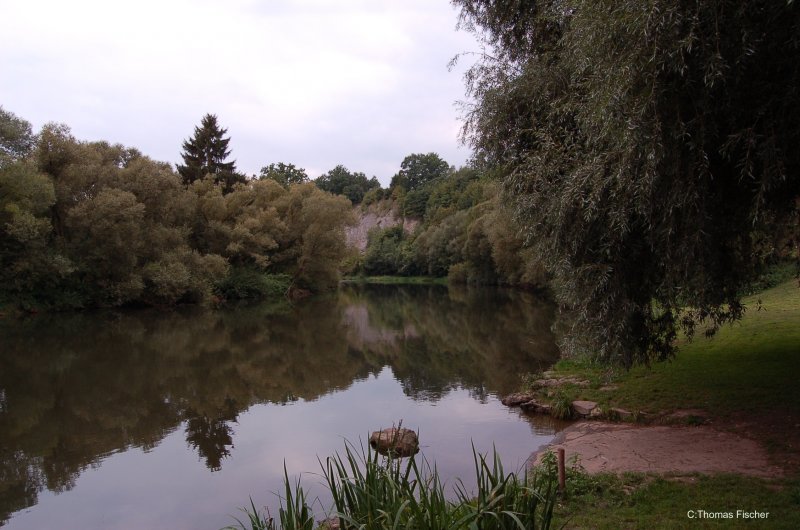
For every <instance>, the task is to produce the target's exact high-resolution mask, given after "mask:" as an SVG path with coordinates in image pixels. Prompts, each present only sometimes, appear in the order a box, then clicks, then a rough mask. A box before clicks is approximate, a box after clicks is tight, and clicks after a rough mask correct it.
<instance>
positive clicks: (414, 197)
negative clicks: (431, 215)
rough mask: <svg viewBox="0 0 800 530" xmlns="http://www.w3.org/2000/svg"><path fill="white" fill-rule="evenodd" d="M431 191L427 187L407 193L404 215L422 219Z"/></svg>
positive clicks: (404, 202)
mask: <svg viewBox="0 0 800 530" xmlns="http://www.w3.org/2000/svg"><path fill="white" fill-rule="evenodd" d="M429 197H430V192H429V191H428V190H427V189H414V190H411V191H409V192H408V193H407V194H406V197H405V200H404V201H403V215H404V216H406V217H415V218H417V219H422V218H423V217H424V216H425V210H427V207H428V198H429Z"/></svg>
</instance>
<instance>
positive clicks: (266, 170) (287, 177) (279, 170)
mask: <svg viewBox="0 0 800 530" xmlns="http://www.w3.org/2000/svg"><path fill="white" fill-rule="evenodd" d="M258 179H259V180H264V179H272V180H274V181H275V182H277V183H278V184H280V185H281V186H283V187H284V188H288V187H289V186H290V185H292V184H305V183H306V182H308V175H307V174H306V170H305V169H303V168H301V167H296V166H295V165H294V164H284V163H283V162H278V163H277V164H270V165H268V166H266V167H262V168H261V173H260V174H259V175H258Z"/></svg>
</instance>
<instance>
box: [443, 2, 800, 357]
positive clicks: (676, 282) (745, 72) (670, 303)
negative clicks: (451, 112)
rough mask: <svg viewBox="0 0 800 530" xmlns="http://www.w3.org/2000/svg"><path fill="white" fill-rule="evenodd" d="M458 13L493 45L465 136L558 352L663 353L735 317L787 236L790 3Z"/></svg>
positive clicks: (794, 190) (498, 5)
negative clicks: (515, 232)
mask: <svg viewBox="0 0 800 530" xmlns="http://www.w3.org/2000/svg"><path fill="white" fill-rule="evenodd" d="M454 3H455V4H456V5H458V6H460V7H461V9H462V13H461V20H462V24H463V25H464V26H466V27H467V28H470V29H473V30H474V31H475V33H476V35H477V36H478V38H480V39H481V40H483V42H484V44H486V45H487V48H488V50H489V51H488V52H487V53H486V54H484V55H482V56H481V57H482V58H481V60H479V62H478V63H476V64H475V65H473V67H472V68H471V69H470V70H469V72H468V73H467V75H466V82H467V87H468V91H469V95H470V96H471V97H473V98H474V99H475V102H476V104H475V105H474V106H471V107H469V108H467V109H466V114H465V118H466V121H465V129H464V133H465V139H467V140H468V141H469V142H470V143H471V144H472V146H473V147H474V149H475V151H476V158H477V160H479V161H481V162H482V163H485V164H487V165H488V166H490V167H495V168H500V170H501V171H502V172H503V173H504V174H505V175H506V176H507V177H506V180H505V191H506V196H507V199H508V201H509V202H510V203H511V204H513V206H514V208H515V215H516V218H517V220H518V221H519V223H520V226H521V227H522V229H523V233H522V236H523V239H524V240H525V241H526V242H528V243H530V245H531V248H532V251H533V255H534V256H536V257H537V258H538V259H539V260H540V261H541V263H542V264H543V265H544V267H545V268H546V269H547V270H548V271H549V273H551V274H552V278H553V285H554V287H555V288H556V293H557V295H558V297H559V300H560V302H561V304H562V306H563V307H564V309H565V310H567V311H566V312H565V314H566V315H568V317H569V318H568V319H565V320H564V322H563V324H564V325H565V327H566V329H567V332H565V333H564V337H566V342H565V343H564V347H565V351H566V352H567V353H579V352H590V353H591V354H593V355H596V356H597V357H598V358H601V359H605V360H615V361H619V362H621V363H624V364H625V365H630V364H632V363H634V362H636V361H647V360H650V359H664V358H667V357H670V356H671V355H672V353H673V352H674V344H673V343H674V338H675V336H676V332H677V330H678V329H679V328H681V327H682V328H683V329H684V330H685V331H686V332H687V333H688V334H691V333H692V332H693V330H694V329H695V327H696V326H698V325H699V324H701V323H703V322H705V323H708V324H709V326H710V327H708V328H707V329H709V332H713V331H714V330H715V329H716V328H718V327H719V326H720V325H721V324H722V323H724V322H729V321H734V320H737V319H739V318H740V317H741V316H742V313H743V306H742V304H741V301H740V297H739V294H738V293H739V292H740V291H741V289H742V288H743V287H745V286H747V285H748V284H749V283H750V282H752V280H753V279H754V278H756V277H757V275H758V273H759V270H760V269H761V268H762V267H763V265H764V264H765V263H767V262H768V261H769V260H770V259H773V258H774V257H775V256H774V255H775V252H776V249H778V242H777V241H776V234H779V233H781V232H783V231H784V230H783V227H786V226H787V225H788V226H794V227H796V226H797V225H796V217H793V216H796V213H795V209H796V202H795V201H796V197H797V196H798V193H800V178H799V177H798V175H800V171H798V170H799V169H800V154H799V152H798V150H797V149H796V145H797V144H798V141H800V130H798V128H797V127H796V126H795V124H796V123H797V122H798V120H800V99H798V98H797V97H796V94H795V90H794V87H795V86H797V85H798V84H800V77H799V76H800V71H798V70H797V69H796V68H794V65H796V64H797V63H798V60H800V39H798V38H797V35H799V34H800V9H799V8H798V6H797V5H796V3H794V2H766V3H761V2H748V3H744V4H739V3H735V4H734V3H731V2H727V1H725V0H715V1H709V2H699V3H684V2H679V1H677V0H665V1H659V2H645V3H643V2H640V1H632V0H629V1H623V2H597V1H594V0H590V1H587V0H576V1H572V2H568V3H566V4H565V3H564V2H561V1H556V0H552V1H544V2H522V3H519V2H489V1H485V0H455V1H454ZM795 231H796V228H795ZM687 306H688V307H691V308H692V309H691V310H690V311H686V312H682V311H681V310H682V308H683V307H687Z"/></svg>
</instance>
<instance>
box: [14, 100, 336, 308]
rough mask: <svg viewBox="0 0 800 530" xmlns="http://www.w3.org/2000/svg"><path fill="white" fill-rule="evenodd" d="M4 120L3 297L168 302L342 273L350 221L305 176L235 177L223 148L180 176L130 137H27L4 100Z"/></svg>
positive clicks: (300, 284) (311, 283) (246, 292)
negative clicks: (207, 163) (209, 164)
mask: <svg viewBox="0 0 800 530" xmlns="http://www.w3.org/2000/svg"><path fill="white" fill-rule="evenodd" d="M0 127H2V131H1V132H2V150H1V151H0V286H2V287H0V290H2V292H0V297H2V298H5V299H6V300H7V301H13V302H15V303H17V304H19V305H21V306H22V307H29V308H40V307H88V306H118V305H123V304H129V303H145V304H159V305H160V304H166V305H170V304H175V303H178V302H202V301H207V300H210V299H212V298H213V297H215V296H216V297H243V296H269V295H272V296H279V295H283V294H284V293H285V292H286V291H287V290H289V289H290V288H302V289H309V290H312V291H316V290H320V289H326V288H329V287H331V286H335V285H336V284H337V282H338V277H339V270H338V267H339V263H340V261H341V259H342V257H343V256H344V254H345V243H344V227H345V225H346V223H348V222H350V219H351V211H350V203H349V202H348V201H347V200H346V199H344V198H342V197H335V196H333V195H331V194H328V193H325V192H323V191H321V190H320V189H318V188H317V187H316V186H314V185H313V184H309V183H305V184H295V185H290V186H282V185H280V184H278V183H277V182H275V181H274V180H273V179H266V180H255V181H247V182H232V181H231V180H229V179H227V178H225V175H226V174H227V173H228V172H230V171H232V170H233V168H232V166H231V167H229V166H226V165H225V164H226V163H225V162H224V158H225V157H227V150H226V149H223V151H224V153H220V154H219V155H215V160H216V162H215V163H219V164H221V165H220V166H219V167H218V168H216V169H214V168H211V169H210V170H209V168H205V170H204V171H208V172H207V173H206V174H205V175H204V176H202V177H201V176H199V175H195V176H193V177H187V176H186V175H183V176H181V175H180V174H178V173H176V172H175V171H173V170H172V168H171V167H170V165H168V164H165V163H161V162H156V161H153V160H151V159H149V158H148V157H146V156H143V155H142V154H141V153H140V152H138V151H137V150H136V149H130V148H125V147H123V146H121V145H111V144H108V143H107V142H85V141H79V140H77V139H76V138H74V137H73V136H72V134H71V133H70V130H69V129H68V128H67V127H66V126H64V125H56V124H47V125H45V126H44V127H43V128H42V130H41V131H40V132H39V133H38V134H36V135H34V134H33V132H32V130H31V127H30V124H29V123H27V122H26V121H25V120H22V119H20V118H18V117H16V116H15V115H13V114H12V113H10V112H7V111H5V110H3V111H2V115H1V116H0ZM189 151H190V152H191V150H189ZM223 155H224V156H223ZM182 168H183V169H185V168H191V163H190V161H187V166H185V167H184V166H182ZM184 173H185V171H184ZM220 176H222V178H220Z"/></svg>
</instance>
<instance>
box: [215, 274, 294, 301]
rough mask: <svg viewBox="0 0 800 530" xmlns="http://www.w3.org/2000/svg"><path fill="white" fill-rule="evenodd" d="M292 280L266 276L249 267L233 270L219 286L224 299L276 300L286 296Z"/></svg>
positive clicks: (271, 275)
mask: <svg viewBox="0 0 800 530" xmlns="http://www.w3.org/2000/svg"><path fill="white" fill-rule="evenodd" d="M291 282H292V279H291V278H290V277H289V275H287V274H266V273H264V272H263V271H260V270H258V269H253V268H249V267H237V268H232V269H231V271H230V273H229V274H228V276H227V277H226V278H225V279H224V280H223V281H222V282H221V283H220V284H219V285H218V286H217V290H218V292H219V294H220V295H221V296H223V297H224V298H231V299H257V300H263V299H274V298H278V297H282V296H284V294H285V293H286V291H287V290H288V289H289V285H290V284H291Z"/></svg>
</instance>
